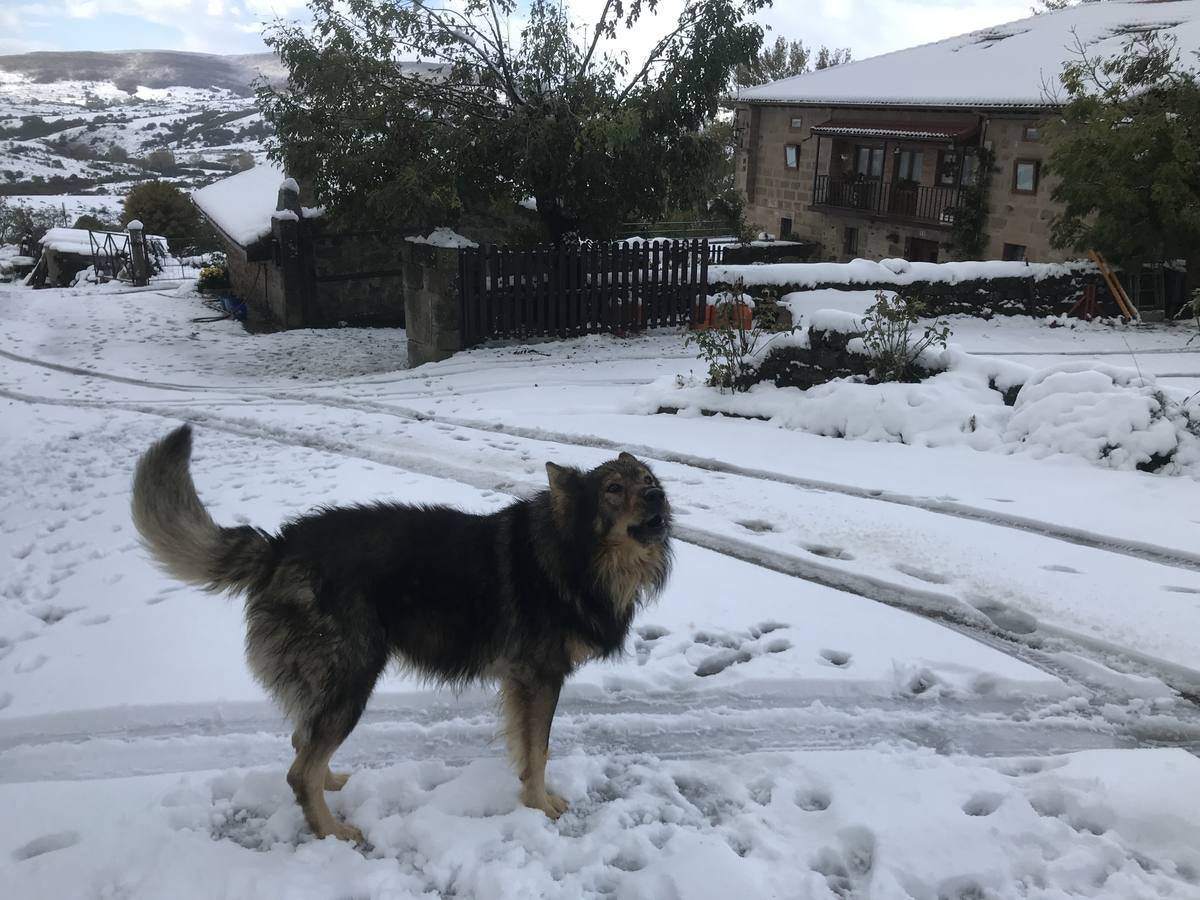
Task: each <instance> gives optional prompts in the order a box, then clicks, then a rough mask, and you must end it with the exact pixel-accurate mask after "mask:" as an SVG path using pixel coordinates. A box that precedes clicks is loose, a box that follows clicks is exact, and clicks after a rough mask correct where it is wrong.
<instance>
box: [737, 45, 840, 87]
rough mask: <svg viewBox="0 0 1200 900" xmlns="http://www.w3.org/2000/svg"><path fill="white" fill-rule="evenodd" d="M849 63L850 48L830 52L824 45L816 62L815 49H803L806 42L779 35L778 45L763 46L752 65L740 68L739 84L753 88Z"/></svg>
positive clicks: (738, 73) (817, 55) (818, 52)
mask: <svg viewBox="0 0 1200 900" xmlns="http://www.w3.org/2000/svg"><path fill="white" fill-rule="evenodd" d="M848 62H850V49H849V48H848V47H841V48H839V49H836V50H830V49H829V48H828V47H825V46H822V47H820V48H819V49H818V50H817V54H816V58H815V59H814V58H813V52H812V49H811V48H809V47H806V46H804V42H803V41H789V40H788V39H787V38H785V37H783V36H782V35H780V36H779V37H777V38H775V43H773V44H771V45H770V46H768V47H763V49H762V50H760V51H759V53H758V56H757V57H756V58H755V59H754V61H753V62H751V63H750V64H749V65H745V66H739V67H738V70H737V83H738V86H739V87H753V86H754V85H756V84H766V83H767V82H768V81H778V80H779V79H780V78H790V77H792V76H793V75H800V74H803V73H804V72H810V71H812V70H813V69H814V68H815V69H828V68H830V67H831V66H837V65H841V64H842V63H848ZM810 63H812V65H810Z"/></svg>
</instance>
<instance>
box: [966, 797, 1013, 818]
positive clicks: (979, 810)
mask: <svg viewBox="0 0 1200 900" xmlns="http://www.w3.org/2000/svg"><path fill="white" fill-rule="evenodd" d="M1003 802H1004V795H1003V794H995V793H989V792H984V793H979V794H974V795H973V796H972V797H971V798H970V799H969V800H967V802H966V803H964V804H963V808H962V811H963V812H964V813H966V814H967V815H968V816H990V815H991V814H992V813H994V812H995V811H996V810H998V809H999V808H1000V804H1001V803H1003Z"/></svg>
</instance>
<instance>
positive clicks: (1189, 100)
mask: <svg viewBox="0 0 1200 900" xmlns="http://www.w3.org/2000/svg"><path fill="white" fill-rule="evenodd" d="M1062 83H1063V86H1064V88H1065V90H1066V94H1067V100H1068V102H1067V103H1066V105H1065V106H1064V107H1063V109H1062V112H1061V114H1060V115H1058V116H1056V117H1054V118H1052V119H1051V120H1050V121H1049V122H1047V123H1046V129H1045V131H1046V137H1047V140H1048V141H1049V144H1050V152H1051V155H1050V160H1049V165H1048V167H1047V171H1048V172H1052V173H1053V174H1054V175H1055V176H1057V179H1058V181H1057V183H1056V184H1055V185H1054V188H1053V190H1052V191H1051V197H1052V198H1053V199H1054V200H1056V201H1057V202H1059V203H1061V204H1063V207H1064V208H1063V211H1062V213H1060V214H1059V215H1057V216H1055V217H1054V219H1053V220H1052V223H1051V228H1052V230H1051V239H1052V240H1053V242H1054V244H1055V246H1058V247H1071V248H1074V249H1077V250H1082V249H1087V248H1095V249H1097V250H1100V251H1101V252H1102V253H1104V254H1105V255H1106V256H1108V257H1109V258H1110V259H1112V260H1113V261H1115V262H1117V263H1120V264H1121V265H1124V266H1128V267H1132V266H1138V265H1140V264H1142V263H1145V262H1161V261H1164V260H1172V259H1179V258H1183V259H1186V260H1187V262H1188V273H1187V274H1188V283H1189V287H1197V286H1200V73H1197V71H1196V70H1195V69H1193V68H1188V67H1186V66H1185V65H1184V64H1183V63H1182V61H1181V60H1180V56H1179V51H1178V50H1177V49H1176V46H1175V42H1174V39H1173V38H1170V37H1167V38H1163V37H1162V36H1160V35H1159V34H1158V33H1157V32H1150V33H1148V34H1144V35H1138V36H1136V37H1134V38H1133V39H1131V40H1130V41H1129V42H1128V43H1127V44H1126V45H1125V47H1124V48H1123V50H1122V51H1121V52H1120V53H1119V54H1117V55H1115V56H1113V57H1111V58H1109V59H1107V60H1094V59H1091V58H1089V57H1088V56H1087V54H1086V53H1085V52H1084V51H1083V50H1082V48H1081V50H1080V53H1079V58H1078V59H1076V60H1072V61H1071V62H1069V63H1068V64H1067V65H1066V66H1065V67H1064V69H1063V74H1062Z"/></svg>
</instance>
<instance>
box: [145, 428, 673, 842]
mask: <svg viewBox="0 0 1200 900" xmlns="http://www.w3.org/2000/svg"><path fill="white" fill-rule="evenodd" d="M191 452H192V431H191V427H190V426H188V425H184V426H182V427H180V428H177V429H176V430H174V431H172V432H171V433H170V434H168V435H167V436H166V437H165V438H163V439H162V440H160V441H159V442H158V443H156V444H154V445H153V446H151V448H150V449H149V450H147V451H146V452H145V454H143V456H142V457H141V459H140V460H139V462H138V465H137V470H136V473H135V475H134V481H133V498H132V513H133V521H134V524H135V525H136V527H137V529H138V531H139V533H140V534H141V536H142V540H143V541H144V543H145V545H146V546H147V548H148V549H149V551H150V553H151V554H152V555H153V556H154V557H155V558H156V559H157V561H158V562H159V564H160V565H162V567H163V568H164V569H166V571H167V572H169V573H170V574H171V575H173V576H174V577H176V578H178V579H180V580H181V581H185V582H190V583H192V584H197V585H201V586H203V587H204V588H205V589H207V590H209V591H213V592H230V593H232V594H238V593H240V594H244V595H245V616H246V625H247V628H246V658H247V661H248V664H249V667H250V669H251V671H252V672H253V673H254V675H255V677H256V678H257V680H258V681H259V682H260V683H261V684H262V686H263V687H264V688H265V689H266V690H267V692H268V693H270V694H271V695H272V696H273V697H274V699H275V700H276V701H277V702H278V703H279V705H280V706H281V707H282V709H283V711H284V713H285V714H286V715H287V717H288V719H289V720H290V721H291V724H292V726H293V728H294V732H293V734H292V746H293V748H294V749H295V751H296V758H295V761H294V762H293V763H292V766H291V768H290V769H289V770H288V773H287V780H288V784H289V785H290V786H291V788H292V790H293V792H294V793H295V795H296V801H297V803H298V804H299V805H300V808H301V809H302V810H303V811H304V818H305V820H306V821H307V823H308V826H309V828H311V829H312V831H313V833H314V834H315V835H316V836H317V837H318V838H323V837H325V836H327V835H333V836H335V837H337V838H341V839H343V840H348V841H354V842H358V843H364V838H363V834H362V832H361V831H359V829H357V828H355V827H354V826H353V825H350V824H349V823H342V822H339V821H338V820H336V819H335V818H334V816H333V814H332V813H331V812H330V810H329V807H328V805H327V804H326V802H325V796H324V791H326V790H329V791H336V790H340V789H341V787H342V786H343V785H344V784H345V783H346V780H347V779H348V778H349V775H348V774H345V773H334V772H333V771H331V770H330V768H329V761H330V758H331V757H332V756H333V754H334V752H335V751H336V750H337V748H338V747H339V746H340V745H341V743H342V742H343V741H344V740H345V739H346V737H347V735H349V734H350V732H351V731H352V730H353V729H354V727H355V725H356V724H357V723H358V720H359V717H360V716H361V715H362V712H363V708H364V707H365V706H366V703H367V700H368V698H369V697H370V696H371V693H372V691H373V690H374V688H375V684H376V682H377V681H378V679H379V676H380V675H381V674H382V672H383V670H384V668H385V667H386V666H387V665H388V663H389V662H398V663H399V664H400V665H401V666H403V667H406V668H407V669H409V670H411V671H413V672H415V673H417V674H419V675H421V676H424V677H426V678H429V679H430V680H432V681H434V682H436V683H440V684H443V685H447V686H450V687H454V688H462V687H465V686H467V685H470V684H474V683H483V682H491V683H498V684H499V688H500V711H501V715H502V718H503V725H504V734H505V736H506V739H507V744H508V749H509V753H510V755H511V757H512V761H513V765H514V767H515V768H516V771H517V774H518V776H519V778H520V783H521V788H520V799H521V802H522V803H524V804H525V805H526V806H529V807H532V808H534V809H540V810H541V811H542V812H544V813H545V814H546V815H547V816H549V817H551V818H552V819H556V818H558V817H559V816H560V815H562V814H563V812H565V811H566V809H567V802H566V801H565V800H563V799H562V798H561V797H560V796H558V795H557V794H555V793H554V792H552V791H550V790H548V789H547V788H546V781H545V773H546V758H547V755H548V753H549V740H550V727H551V723H552V721H553V718H554V712H555V708H556V707H557V705H558V697H559V691H560V690H561V688H562V685H563V681H564V680H565V679H566V678H567V676H569V675H570V674H571V673H573V672H574V671H575V670H576V669H578V668H579V666H581V665H582V664H583V663H584V662H586V661H588V660H593V659H609V658H612V657H615V656H618V655H620V654H621V653H622V651H623V647H624V643H625V639H626V636H627V635H628V633H629V629H630V625H631V623H632V620H633V616H634V613H635V612H636V611H637V609H638V608H639V607H640V606H642V605H643V604H644V603H647V602H649V601H650V600H652V599H654V598H655V597H657V595H658V594H659V593H660V592H661V591H662V589H663V587H664V586H665V584H666V582H667V578H668V575H669V574H670V570H671V559H672V554H671V544H670V535H671V507H670V503H669V502H668V500H667V496H666V493H665V492H664V490H663V487H662V484H661V483H660V482H659V481H658V479H657V478H655V476H654V474H653V473H652V472H651V471H650V469H649V467H647V466H646V465H644V464H643V463H642V462H640V461H639V460H638V459H636V458H635V457H634V456H632V455H631V454H629V453H621V454H620V455H619V456H618V457H617V458H616V459H614V460H610V461H608V462H605V463H603V464H602V465H600V466H597V467H596V468H594V469H591V470H590V471H582V470H580V469H576V468H572V467H567V466H558V465H555V464H554V463H552V462H548V463H546V473H547V476H548V480H549V487H548V489H546V490H543V491H541V492H540V493H538V494H536V495H535V496H533V497H530V498H528V499H523V500H517V501H516V502H514V503H512V504H511V505H509V506H507V507H505V508H503V509H501V510H499V511H497V512H494V513H490V514H487V515H477V514H472V513H467V512H463V511H461V510H457V509H453V508H451V507H447V506H409V505H403V504H398V503H375V504H371V505H365V506H349V507H333V508H324V509H319V510H317V511H315V512H312V513H309V514H306V515H304V516H301V517H300V518H297V519H294V520H292V521H289V522H287V523H285V524H284V526H283V527H282V529H281V530H280V532H279V533H278V534H268V533H267V532H266V531H263V530H261V529H259V528H254V527H250V526H240V527H234V528H226V527H222V526H219V525H217V524H216V523H215V522H214V521H213V519H212V517H211V516H210V515H209V513H208V511H207V510H206V509H205V507H204V505H203V504H202V503H201V501H200V498H199V496H198V494H197V493H196V488H195V485H194V483H193V481H192V476H191V471H190V460H191Z"/></svg>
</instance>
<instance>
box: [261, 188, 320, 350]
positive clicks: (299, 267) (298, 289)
mask: <svg viewBox="0 0 1200 900" xmlns="http://www.w3.org/2000/svg"><path fill="white" fill-rule="evenodd" d="M271 233H272V235H273V236H274V238H275V243H276V245H277V246H278V247H279V268H280V272H281V275H282V278H283V316H282V318H283V321H282V323H281V324H282V325H283V327H284V328H305V327H307V326H308V325H309V324H310V322H309V319H310V314H309V311H310V308H311V305H312V288H313V284H312V278H311V277H310V274H309V271H308V269H309V266H308V262H309V260H308V254H307V250H306V247H305V241H304V220H303V218H302V213H301V208H300V188H299V186H298V185H297V184H296V182H295V180H294V179H291V178H287V179H285V180H284V181H283V183H282V184H280V185H279V195H278V199H277V201H276V203H275V214H274V215H273V216H272V217H271Z"/></svg>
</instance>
